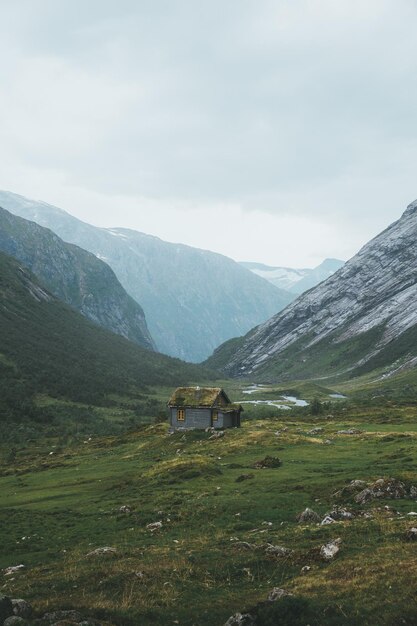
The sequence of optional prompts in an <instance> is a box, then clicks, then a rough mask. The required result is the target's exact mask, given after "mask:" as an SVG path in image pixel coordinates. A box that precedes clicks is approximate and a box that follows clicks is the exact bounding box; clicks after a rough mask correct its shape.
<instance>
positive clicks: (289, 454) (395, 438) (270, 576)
mask: <svg viewBox="0 0 417 626" xmlns="http://www.w3.org/2000/svg"><path fill="white" fill-rule="evenodd" d="M270 391H275V390H270ZM310 391H311V393H313V392H315V391H317V390H315V389H311V390H310ZM161 393H162V390H161ZM239 394H241V391H240V390H239V388H238V387H236V388H235V389H232V390H231V395H234V396H235V398H238V397H239ZM327 395H328V394H327V390H326V392H323V398H324V397H327ZM161 397H162V396H161ZM241 397H242V396H241ZM235 398H234V399H235ZM331 410H332V412H331V414H329V413H326V412H325V413H323V414H321V415H318V416H316V417H313V416H311V415H309V413H308V410H307V409H297V410H294V411H291V412H290V411H287V412H286V413H285V415H283V414H282V413H281V414H280V415H279V416H278V417H268V418H267V419H262V420H260V419H256V415H254V414H253V413H252V414H251V413H250V412H248V414H247V417H249V418H251V419H247V420H245V421H244V423H243V427H242V428H241V429H239V430H230V431H227V432H226V434H225V436H224V437H222V438H218V439H210V433H205V432H197V431H194V432H189V433H175V434H173V435H169V434H168V432H167V424H166V423H165V424H156V425H146V424H144V425H143V426H142V427H140V428H139V429H137V430H136V431H134V432H129V433H125V434H121V435H115V436H108V437H99V436H97V435H93V436H92V437H89V436H83V437H82V438H76V437H73V438H72V440H71V442H69V443H65V442H63V441H62V440H57V439H42V440H39V441H36V442H33V443H32V444H29V445H28V446H26V447H21V448H19V449H18V450H17V451H16V452H15V453H14V454H11V453H10V448H9V447H4V448H3V449H2V457H1V458H2V461H1V464H0V492H1V500H0V529H1V532H0V568H6V567H9V566H14V565H19V564H24V565H25V566H26V567H25V568H24V569H22V570H21V571H20V572H19V573H17V574H14V575H13V576H3V577H2V578H0V584H1V592H2V593H5V594H7V595H10V596H12V597H23V598H26V599H27V600H29V601H31V602H32V604H33V606H34V608H35V610H36V612H37V613H38V614H39V615H41V614H42V613H43V612H45V611H46V610H56V609H70V608H71V609H72V608H74V609H79V610H81V611H82V612H83V614H85V615H89V616H92V617H96V618H99V619H101V620H103V621H106V623H108V624H115V625H118V626H134V625H139V624H140V625H148V624H149V625H151V624H154V625H165V624H182V625H188V626H191V625H195V626H200V625H202V624H204V625H205V626H221V625H222V624H224V622H225V621H226V619H227V618H228V617H229V616H230V615H231V614H233V613H235V612H236V611H243V610H244V609H245V608H248V607H252V606H254V605H256V604H257V603H259V602H261V601H263V600H265V599H266V597H267V595H268V593H269V592H270V591H271V589H272V588H274V587H282V588H284V589H286V590H287V591H289V592H291V593H292V594H294V596H293V597H292V598H287V599H285V600H284V601H279V602H277V603H270V604H269V605H268V606H266V607H264V608H263V609H262V608H261V609H260V616H261V617H260V618H259V619H260V620H261V621H260V622H259V623H260V624H261V625H264V626H268V625H270V626H272V625H274V624H291V625H297V624H300V625H301V624H303V625H304V626H305V625H306V624H310V625H311V626H313V625H321V624H323V625H326V624H335V625H336V624H337V625H338V624H349V625H351V624H358V625H362V624H364V625H369V626H376V625H381V626H382V625H386V626H388V625H394V624H415V623H416V622H417V596H416V590H417V567H416V564H417V542H415V543H413V542H410V541H407V540H406V539H405V532H406V531H407V529H409V528H411V527H412V526H413V520H414V518H413V517H411V516H408V515H407V514H408V513H409V512H411V511H415V510H416V509H417V504H416V502H415V501H414V500H412V499H407V498H404V499H399V500H386V499H377V500H373V501H370V502H369V503H367V504H364V505H359V504H357V503H355V502H354V499H353V495H352V494H345V495H342V496H335V495H334V494H335V492H337V491H338V490H340V489H341V488H342V487H343V486H345V485H347V484H348V483H349V481H351V480H353V479H361V480H366V481H373V480H375V479H377V478H380V477H394V478H396V479H400V480H402V481H404V483H405V484H406V485H408V486H409V485H411V484H413V483H414V484H416V483H417V455H416V451H417V409H416V408H415V407H413V406H396V405H394V404H393V405H392V406H389V407H386V406H385V407H376V406H367V407H363V406H362V407H361V406H357V405H355V404H353V403H352V402H350V403H349V402H348V403H345V402H342V403H339V404H334V405H333V406H332V407H331ZM317 427H321V428H323V431H320V432H319V433H316V434H314V433H313V434H311V433H309V431H310V430H311V429H312V428H317ZM349 428H355V429H358V430H360V433H358V434H354V435H342V434H337V431H339V430H346V429H349ZM277 431H279V434H278V435H277V434H276V433H277ZM268 455H269V456H272V457H279V458H280V459H281V460H282V465H281V466H280V467H276V468H270V469H255V468H254V467H253V466H254V463H256V462H257V461H259V460H262V459H264V458H265V457H266V456H268ZM248 475H249V476H250V477H249V478H248V477H247V478H246V479H245V480H242V479H241V477H242V476H248ZM334 504H339V505H344V506H347V507H348V508H349V510H352V511H354V512H355V511H356V512H357V513H358V515H357V516H356V517H355V518H354V519H353V520H350V521H344V522H336V523H334V524H330V525H328V526H320V525H318V524H315V523H313V524H298V523H297V521H296V516H297V514H299V513H300V512H301V511H302V510H303V509H305V508H306V507H310V508H313V509H314V510H315V511H317V512H318V513H319V514H320V516H324V514H325V513H326V512H327V511H329V510H330V509H331V508H332V505H334ZM124 506H125V507H129V510H130V512H122V511H121V510H120V508H121V507H124ZM385 506H388V507H395V511H394V510H392V509H391V508H388V509H386V508H384V507H385ZM364 512H368V513H369V515H370V516H369V517H365V516H364V515H363V513H364ZM359 513H360V514H359ZM159 521H161V522H162V526H161V527H160V528H159V529H157V530H154V531H152V530H150V529H148V528H147V525H148V524H152V523H154V522H159ZM335 538H340V539H341V540H342V543H341V545H340V552H339V554H338V555H337V556H336V557H335V558H334V560H332V561H330V562H325V561H324V560H323V559H322V558H321V557H320V554H319V551H320V547H321V546H322V545H323V544H325V543H326V542H328V541H329V540H332V539H335ZM239 542H247V544H249V545H248V546H245V545H244V544H239ZM267 544H273V545H278V546H284V547H286V548H289V549H291V550H292V551H293V552H292V553H290V554H289V555H287V556H285V557H284V558H277V557H274V556H271V555H269V554H267V553H266V549H265V548H266V545H267ZM104 546H107V547H112V548H115V550H116V551H115V552H111V553H109V554H107V555H101V556H100V555H96V556H94V555H93V556H87V555H88V554H89V553H91V552H92V551H94V550H95V549H96V548H100V547H104ZM306 566H307V567H309V568H310V569H309V570H308V571H307V573H305V572H306V570H305V569H304V570H303V568H305V567H306ZM0 576H2V575H1V573H0Z"/></svg>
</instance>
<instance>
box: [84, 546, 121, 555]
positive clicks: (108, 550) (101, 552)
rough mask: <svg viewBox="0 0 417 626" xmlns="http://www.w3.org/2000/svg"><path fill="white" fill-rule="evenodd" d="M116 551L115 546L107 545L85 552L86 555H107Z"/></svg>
mask: <svg viewBox="0 0 417 626" xmlns="http://www.w3.org/2000/svg"><path fill="white" fill-rule="evenodd" d="M116 553H117V550H116V548H111V547H109V546H104V547H103V548H96V549H95V550H92V551H91V552H89V553H88V554H87V557H92V556H108V555H114V554H116Z"/></svg>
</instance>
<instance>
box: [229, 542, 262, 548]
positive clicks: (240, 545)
mask: <svg viewBox="0 0 417 626" xmlns="http://www.w3.org/2000/svg"><path fill="white" fill-rule="evenodd" d="M234 545H235V546H236V547H237V548H242V549H243V550H256V548H257V546H255V545H254V544H253V543H249V542H247V541H236V543H234Z"/></svg>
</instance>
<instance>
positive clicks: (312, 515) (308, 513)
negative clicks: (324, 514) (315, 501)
mask: <svg viewBox="0 0 417 626" xmlns="http://www.w3.org/2000/svg"><path fill="white" fill-rule="evenodd" d="M319 521H320V516H319V515H318V514H317V513H316V512H315V511H313V509H309V508H308V507H307V508H306V509H305V510H304V511H303V512H302V513H300V515H299V516H298V517H297V522H298V523H299V524H316V523H318V522H319Z"/></svg>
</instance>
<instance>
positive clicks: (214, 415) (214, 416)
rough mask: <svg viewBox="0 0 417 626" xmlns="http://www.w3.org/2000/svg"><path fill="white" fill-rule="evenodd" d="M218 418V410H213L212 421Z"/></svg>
mask: <svg viewBox="0 0 417 626" xmlns="http://www.w3.org/2000/svg"><path fill="white" fill-rule="evenodd" d="M218 419H219V412H218V411H213V422H217V420H218Z"/></svg>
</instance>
